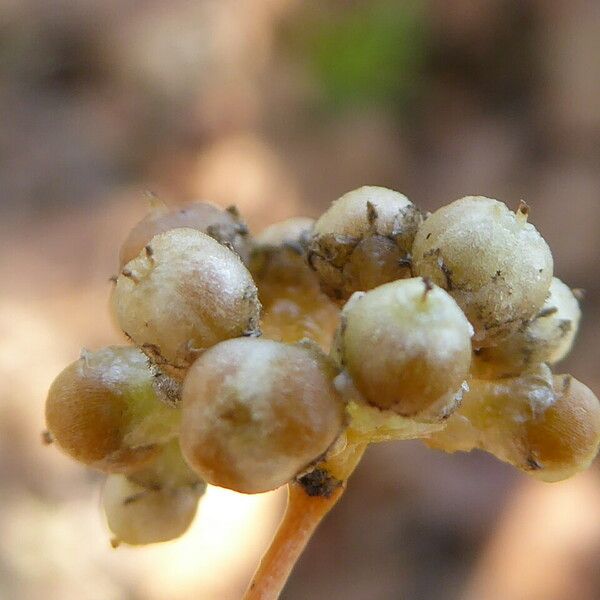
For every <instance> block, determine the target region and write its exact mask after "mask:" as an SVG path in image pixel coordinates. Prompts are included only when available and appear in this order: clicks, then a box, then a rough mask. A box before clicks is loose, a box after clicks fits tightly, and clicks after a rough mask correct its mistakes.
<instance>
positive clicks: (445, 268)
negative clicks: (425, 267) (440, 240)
mask: <svg viewBox="0 0 600 600" xmlns="http://www.w3.org/2000/svg"><path fill="white" fill-rule="evenodd" d="M437 255H438V259H437V265H438V267H439V268H440V270H441V271H442V273H443V274H444V277H445V278H446V289H447V290H448V291H449V292H451V291H452V290H453V289H454V284H453V283H452V271H451V270H450V268H449V267H448V265H447V264H446V263H445V262H444V259H443V258H442V256H441V253H440V249H439V248H438V249H437Z"/></svg>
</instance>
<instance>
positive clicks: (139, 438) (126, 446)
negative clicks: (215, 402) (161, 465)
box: [46, 346, 179, 472]
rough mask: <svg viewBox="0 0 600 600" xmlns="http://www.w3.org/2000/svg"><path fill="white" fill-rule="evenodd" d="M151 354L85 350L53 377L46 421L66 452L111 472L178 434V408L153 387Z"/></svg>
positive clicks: (141, 459)
mask: <svg viewBox="0 0 600 600" xmlns="http://www.w3.org/2000/svg"><path fill="white" fill-rule="evenodd" d="M153 380H154V377H153V374H152V372H151V371H150V369H149V368H148V361H147V358H146V356H144V354H143V353H142V352H140V351H139V350H138V349H137V348H129V347H119V346H109V347H107V348H103V349H101V350H98V351H96V352H89V351H84V352H83V353H82V356H81V358H80V359H79V360H77V361H75V362H74V363H72V364H71V365H69V366H68V367H67V368H66V369H64V370H63V371H62V372H61V373H60V374H59V375H58V377H57V378H56V379H55V380H54V382H53V384H52V386H51V387H50V391H49V392H48V398H47V400H46V423H47V427H48V431H49V432H50V434H51V436H52V438H53V440H54V441H55V442H56V444H57V445H58V446H59V448H61V449H62V450H63V451H64V452H65V453H66V454H68V455H69V456H71V457H72V458H74V459H76V460H78V461H80V462H83V463H85V464H87V465H90V466H92V467H95V468H98V469H101V470H103V471H108V472H116V471H128V470H131V469H134V468H138V467H139V466H140V465H143V464H145V463H147V462H149V461H150V460H152V459H153V457H155V456H156V454H157V452H158V451H159V448H160V445H161V444H163V443H166V442H167V441H168V440H170V439H172V438H173V437H175V436H176V435H177V433H178V428H179V413H178V412H177V411H175V410H174V409H171V408H169V407H167V406H165V405H164V404H162V403H161V402H160V401H159V400H158V399H157V397H156V394H155V392H154V389H153Z"/></svg>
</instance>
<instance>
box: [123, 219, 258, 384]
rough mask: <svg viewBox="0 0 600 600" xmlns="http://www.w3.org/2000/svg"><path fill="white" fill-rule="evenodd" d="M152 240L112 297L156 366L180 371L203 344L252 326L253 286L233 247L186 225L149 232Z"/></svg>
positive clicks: (255, 319) (129, 330) (250, 329)
mask: <svg viewBox="0 0 600 600" xmlns="http://www.w3.org/2000/svg"><path fill="white" fill-rule="evenodd" d="M151 248H152V253H151V256H148V253H147V252H146V251H142V252H140V254H139V255H138V256H137V257H136V258H134V259H133V260H131V261H130V262H128V263H127V267H126V271H127V272H128V274H126V273H124V272H122V273H121V275H120V276H119V278H118V280H117V284H116V286H115V288H114V289H113V293H112V304H113V310H114V313H115V315H116V317H117V320H118V322H119V325H120V326H121V328H122V329H123V331H124V332H125V333H126V334H127V335H128V336H129V337H130V338H131V339H132V340H133V341H134V342H135V343H136V344H137V345H138V346H139V347H140V348H141V349H142V350H143V351H144V352H145V353H146V354H147V355H148V356H149V358H150V359H151V360H152V361H153V362H154V363H156V364H157V366H158V367H159V368H160V370H161V371H163V372H165V373H167V374H168V375H171V376H173V377H175V378H179V379H182V378H183V376H184V375H185V371H186V370H187V368H188V367H189V365H190V364H191V363H192V362H193V361H194V360H195V358H196V357H197V356H199V355H200V354H201V353H202V352H203V351H204V350H206V349H207V348H209V347H211V346H213V345H214V344H216V343H217V342H220V341H222V340H225V339H229V338H234V337H239V336H245V335H255V334H257V333H258V323H259V315H260V303H259V301H258V297H257V290H256V286H255V284H254V281H253V279H252V276H251V275H250V273H249V272H248V270H247V269H246V267H245V266H244V265H243V263H242V262H241V260H240V259H239V257H238V256H237V255H236V254H234V253H233V252H231V251H230V250H228V249H227V248H225V247H224V246H222V245H221V244H219V243H218V242H216V241H215V240H213V239H212V238H210V237H209V236H207V235H205V234H203V233H201V232H199V231H196V230H193V229H185V228H184V229H172V230H170V231H167V232H166V233H162V234H159V235H157V236H155V237H154V238H153V239H152V242H151ZM132 275H133V277H132Z"/></svg>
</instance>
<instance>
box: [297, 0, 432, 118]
mask: <svg viewBox="0 0 600 600" xmlns="http://www.w3.org/2000/svg"><path fill="white" fill-rule="evenodd" d="M294 33H295V35H294V36H293V37H294V38H295V40H296V43H295V44H294V47H295V52H296V53H297V54H298V55H299V56H300V57H301V59H302V60H303V61H305V62H306V63H307V64H308V67H309V68H310V70H311V71H312V73H313V75H314V76H315V78H316V81H317V83H318V85H319V87H320V90H321V92H322V96H323V99H324V100H325V101H326V102H327V103H331V104H333V106H334V107H335V108H340V107H342V106H344V105H368V104H381V103H383V104H396V105H399V108H400V109H402V108H403V107H404V106H406V103H407V102H408V101H409V100H410V99H412V98H414V96H415V94H417V93H418V87H419V79H420V78H419V74H420V72H421V70H422V66H423V64H424V61H425V58H426V43H427V35H426V19H425V15H424V10H423V4H422V3H421V2H417V1H416V0H415V1H406V2H405V1H401V2H393V1H389V0H379V1H377V0H376V1H372V2H360V3H355V4H353V5H352V6H350V7H349V8H345V9H344V10H343V11H340V10H337V11H326V10H320V11H318V12H315V13H314V14H309V15H307V18H306V19H300V20H299V21H296V31H295V32H294Z"/></svg>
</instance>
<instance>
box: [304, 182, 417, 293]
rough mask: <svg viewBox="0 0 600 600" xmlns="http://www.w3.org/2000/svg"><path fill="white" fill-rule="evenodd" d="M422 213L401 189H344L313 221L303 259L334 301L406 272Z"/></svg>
mask: <svg viewBox="0 0 600 600" xmlns="http://www.w3.org/2000/svg"><path fill="white" fill-rule="evenodd" d="M421 222H422V216H421V213H420V212H419V210H418V209H417V208H416V207H415V205H414V204H413V203H412V202H411V201H410V200H409V199H408V198H407V197H406V196H404V195H403V194H400V193H398V192H394V191H393V190H388V189H386V188H382V187H374V186H364V187H361V188H358V189H356V190H353V191H351V192H348V193H347V194H345V195H344V196H342V197H341V198H339V199H338V200H336V201H335V202H334V203H333V204H332V205H331V207H330V208H329V209H328V210H327V211H326V212H325V213H324V214H323V215H322V216H321V218H320V219H319V220H318V221H317V222H316V223H315V227H314V235H313V239H312V241H311V243H310V246H309V251H308V260H309V264H310V265H311V266H312V268H313V269H314V270H315V271H316V273H317V275H318V276H319V280H320V282H321V286H322V288H323V291H324V292H325V293H326V294H327V295H328V296H330V297H331V298H333V299H334V300H337V301H344V300H347V299H348V298H349V297H350V296H351V295H352V294H353V293H354V292H357V291H364V290H370V289H372V288H374V287H377V286H378V285H381V284H383V283H387V282H389V281H395V280H397V279H403V278H406V277H410V276H411V254H410V253H411V249H412V244H413V240H414V237H415V234H416V232H417V229H418V228H419V226H420V224H421Z"/></svg>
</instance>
